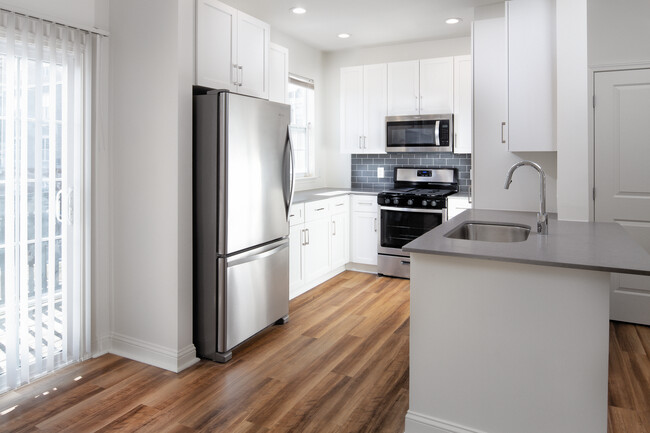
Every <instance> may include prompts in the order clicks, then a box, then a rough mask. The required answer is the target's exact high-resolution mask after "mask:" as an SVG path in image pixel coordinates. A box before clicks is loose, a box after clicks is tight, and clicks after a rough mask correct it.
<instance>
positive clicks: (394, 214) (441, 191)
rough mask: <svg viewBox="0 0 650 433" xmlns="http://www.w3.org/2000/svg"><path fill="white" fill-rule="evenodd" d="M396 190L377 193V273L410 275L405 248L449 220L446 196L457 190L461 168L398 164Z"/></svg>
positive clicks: (407, 276)
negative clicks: (416, 166)
mask: <svg viewBox="0 0 650 433" xmlns="http://www.w3.org/2000/svg"><path fill="white" fill-rule="evenodd" d="M394 179H395V183H394V186H393V189H390V190H387V191H383V192H380V193H379V194H378V195H377V203H378V204H379V227H380V233H379V245H378V246H377V254H378V257H377V273H378V274H379V275H387V276H392V277H400V278H409V277H410V274H411V272H410V264H411V259H410V255H409V253H405V252H403V251H402V247H403V246H404V245H406V244H407V243H409V242H411V241H412V240H414V239H415V238H418V237H420V236H422V235H423V234H424V233H426V232H428V231H429V230H431V229H433V228H434V227H436V226H438V225H440V224H442V223H443V222H445V221H447V197H448V196H450V195H452V194H455V193H457V192H458V169H457V168H440V167H419V168H413V167H396V168H395V177H394Z"/></svg>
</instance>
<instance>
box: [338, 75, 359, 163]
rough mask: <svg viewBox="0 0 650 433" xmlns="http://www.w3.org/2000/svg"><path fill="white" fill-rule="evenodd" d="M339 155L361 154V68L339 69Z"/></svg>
mask: <svg viewBox="0 0 650 433" xmlns="http://www.w3.org/2000/svg"><path fill="white" fill-rule="evenodd" d="M340 115H341V119H340V120H341V153H362V152H363V66H355V67H351V68H341V110H340Z"/></svg>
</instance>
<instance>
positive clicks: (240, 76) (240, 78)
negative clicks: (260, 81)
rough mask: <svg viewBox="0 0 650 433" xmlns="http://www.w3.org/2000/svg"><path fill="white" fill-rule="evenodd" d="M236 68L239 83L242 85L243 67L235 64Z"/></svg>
mask: <svg viewBox="0 0 650 433" xmlns="http://www.w3.org/2000/svg"><path fill="white" fill-rule="evenodd" d="M237 69H239V85H240V86H243V85H244V67H243V66H237Z"/></svg>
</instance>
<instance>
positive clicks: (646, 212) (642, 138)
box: [594, 69, 650, 325]
mask: <svg viewBox="0 0 650 433" xmlns="http://www.w3.org/2000/svg"><path fill="white" fill-rule="evenodd" d="M595 96H596V108H595V119H594V125H595V152H594V158H595V179H596V181H595V187H596V200H595V216H596V221H615V222H618V223H619V224H620V225H622V226H623V227H624V228H625V229H626V230H627V231H628V233H630V235H631V236H632V237H633V238H634V239H635V240H636V241H637V242H638V243H639V244H641V245H642V246H643V247H644V248H645V249H646V250H647V251H648V252H650V168H649V167H650V122H649V121H648V120H649V119H650V69H640V70H627V71H613V72H598V73H596V74H595ZM610 309H611V310H610V317H611V319H613V320H621V321H625V322H633V323H641V324H645V325H650V277H642V276H636V275H624V274H612V296H611V307H610Z"/></svg>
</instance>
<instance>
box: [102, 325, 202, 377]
mask: <svg viewBox="0 0 650 433" xmlns="http://www.w3.org/2000/svg"><path fill="white" fill-rule="evenodd" d="M108 352H110V353H113V354H115V355H119V356H123V357H125V358H129V359H133V360H134V361H138V362H143V363H145V364H149V365H153V366H155V367H160V368H164V369H165V370H169V371H173V372H174V373H179V372H181V371H183V370H185V369H186V368H188V367H190V366H192V365H194V364H196V363H197V362H199V358H197V357H196V348H195V347H194V345H193V344H190V345H189V346H187V347H185V348H183V349H181V350H178V351H177V350H173V349H170V348H168V347H164V346H160V345H158V344H153V343H149V342H147V341H143V340H138V339H137V338H132V337H129V336H126V335H122V334H117V333H113V334H112V336H111V345H110V349H109V350H108Z"/></svg>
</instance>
